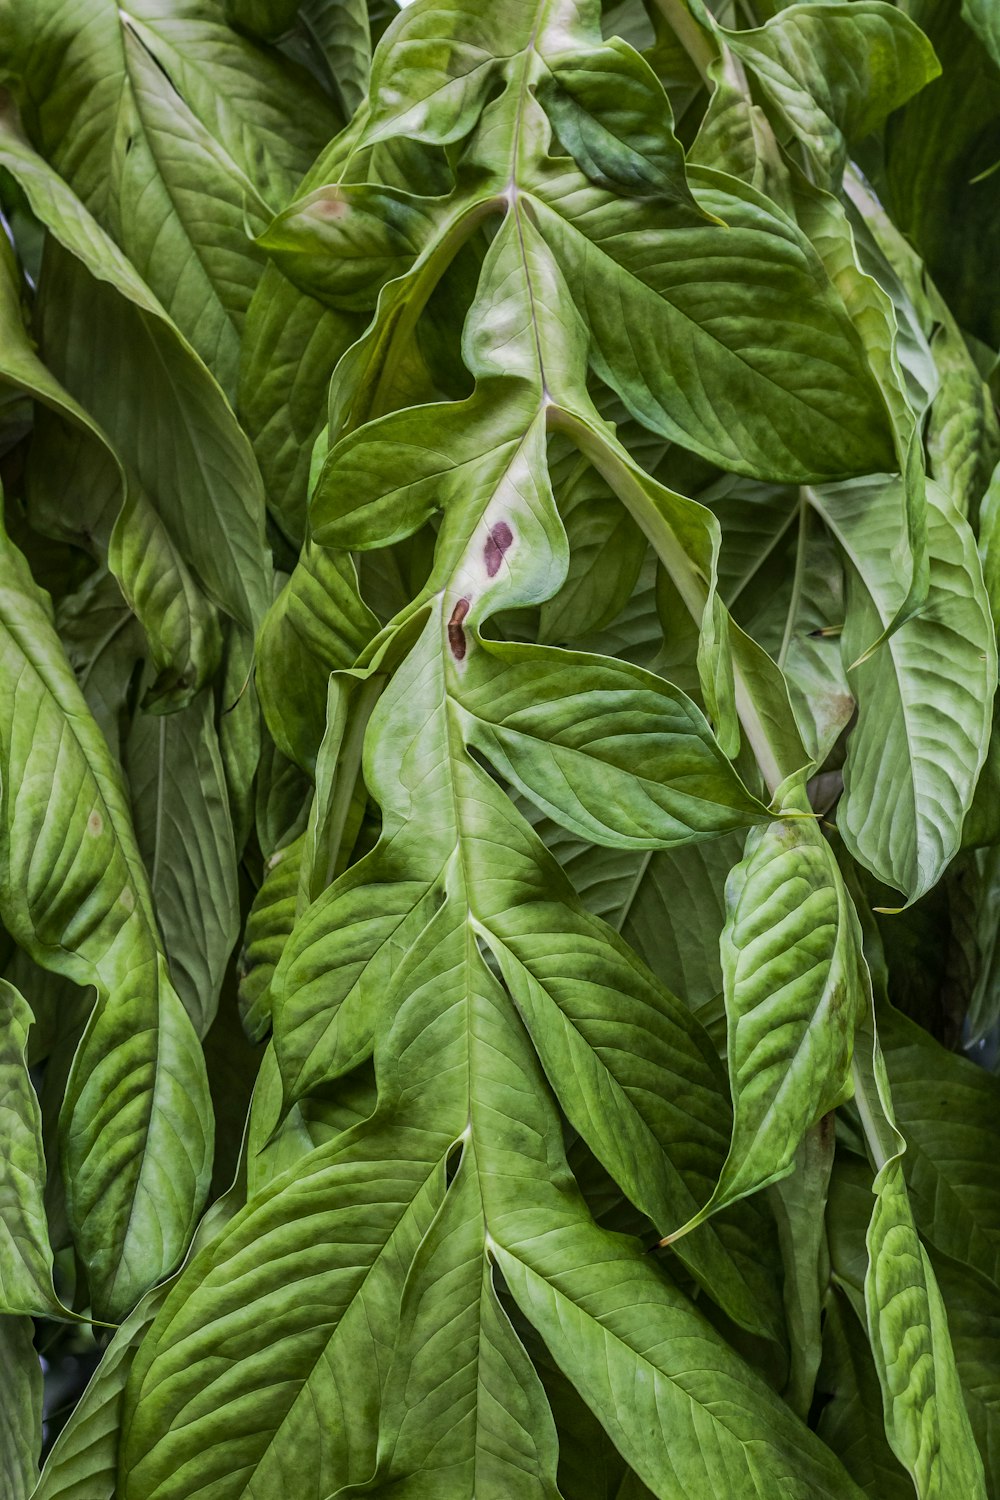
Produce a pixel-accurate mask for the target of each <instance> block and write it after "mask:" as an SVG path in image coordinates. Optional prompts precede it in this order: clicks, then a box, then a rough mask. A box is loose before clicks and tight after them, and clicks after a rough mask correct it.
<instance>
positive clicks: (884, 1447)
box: [817, 1292, 913, 1500]
mask: <svg viewBox="0 0 1000 1500" xmlns="http://www.w3.org/2000/svg"><path fill="white" fill-rule="evenodd" d="M819 1390H820V1391H821V1393H822V1394H823V1395H825V1396H829V1398H830V1399H829V1401H828V1402H827V1403H826V1405H825V1406H824V1407H823V1410H822V1412H821V1413H820V1418H819V1424H818V1426H817V1431H818V1433H819V1435H820V1437H821V1438H822V1439H823V1441H824V1442H825V1443H826V1444H827V1446H828V1447H829V1448H831V1449H832V1450H833V1452H834V1453H836V1454H838V1455H839V1456H840V1459H841V1461H842V1462H843V1464H844V1467H845V1468H846V1469H847V1470H848V1472H849V1473H850V1474H851V1475H852V1476H853V1478H854V1479H855V1480H856V1481H857V1483H858V1484H859V1485H860V1486H861V1488H862V1489H863V1490H864V1492H865V1494H866V1495H870V1496H871V1497H872V1500H912V1497H913V1485H912V1484H911V1482H910V1479H909V1478H908V1476H907V1474H906V1472H905V1470H904V1469H902V1468H901V1467H900V1465H899V1463H898V1462H897V1460H896V1458H895V1456H894V1454H893V1452H892V1449H891V1448H890V1447H889V1444H888V1443H887V1441H886V1437H885V1428H884V1426H883V1423H882V1397H881V1392H880V1391H879V1385H878V1372H877V1371H876V1369H875V1362H874V1360H873V1359H872V1352H871V1348H870V1347H869V1344H868V1338H867V1335H866V1332H865V1328H864V1322H863V1319H859V1318H858V1317H856V1316H855V1313H854V1310H853V1308H852V1307H851V1306H850V1305H849V1302H848V1299H847V1297H846V1296H845V1294H844V1293H843V1292H834V1294H833V1296H832V1297H831V1298H830V1300H829V1301H828V1302H827V1307H826V1319H825V1321H824V1324H823V1364H822V1367H821V1369H820V1372H819Z"/></svg>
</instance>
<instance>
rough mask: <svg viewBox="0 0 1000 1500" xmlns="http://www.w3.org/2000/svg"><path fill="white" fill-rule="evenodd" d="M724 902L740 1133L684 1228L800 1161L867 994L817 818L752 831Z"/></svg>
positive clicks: (839, 1077) (833, 1094)
mask: <svg viewBox="0 0 1000 1500" xmlns="http://www.w3.org/2000/svg"><path fill="white" fill-rule="evenodd" d="M726 907H727V917H726V925H725V928H724V929H723V932H722V938H721V952H722V972H723V979H724V986H725V997H726V1014H727V1017H728V1021H729V1071H730V1078H731V1080H732V1089H733V1107H734V1120H733V1137H732V1144H731V1146H730V1150H729V1155H728V1157H727V1159H726V1163H725V1166H724V1167H723V1169H722V1174H721V1176H720V1178H719V1181H718V1182H717V1184H716V1186H715V1188H714V1191H713V1193H712V1196H711V1198H710V1200H709V1202H708V1203H707V1204H706V1205H705V1206H704V1208H702V1209H701V1211H700V1212H699V1214H697V1215H696V1216H695V1217H694V1218H693V1219H692V1220H691V1221H689V1223H687V1224H685V1225H684V1226H683V1228H682V1230H680V1231H679V1233H680V1234H683V1233H686V1232H687V1231H688V1230H689V1229H691V1228H693V1227H694V1226H695V1225H696V1224H698V1223H700V1222H702V1221H703V1220H704V1219H705V1218H706V1217H707V1216H708V1215H709V1214H711V1213H712V1212H714V1211H715V1209H717V1208H720V1207H722V1206H723V1205H724V1204H726V1203H731V1202H733V1201H735V1200H736V1199H738V1198H741V1197H744V1196H745V1195H746V1194H747V1193H752V1192H755V1191H756V1190H757V1189H758V1188H760V1187H763V1186H765V1185H766V1184H767V1183H770V1182H776V1181H777V1180H778V1179H779V1178H781V1177H784V1176H786V1175H787V1174H788V1173H789V1172H790V1171H792V1169H793V1161H794V1157H795V1152H796V1150H797V1149H798V1146H799V1143H800V1141H801V1140H802V1138H803V1136H804V1135H805V1133H806V1131H808V1130H809V1128H810V1126H812V1125H814V1124H816V1123H817V1121H819V1120H820V1119H821V1118H822V1116H823V1115H825V1114H826V1113H827V1112H828V1111H830V1110H832V1109H835V1108H836V1106H837V1105H838V1104H842V1103H843V1102H844V1101H845V1099H848V1098H849V1097H850V1095H851V1082H850V1066H851V1056H852V1051H853V1044H854V1030H855V1026H856V1024H857V1022H858V1020H859V1019H860V1017H861V1015H862V1014H863V1010H864V1006H865V998H866V997H865V990H864V987H863V984H862V978H861V967H862V964H863V959H862V957H861V932H860V928H859V926H858V921H857V917H856V915H855V912H854V907H853V904H852V902H851V898H850V896H849V895H848V893H847V890H846V889H845V887H844V883H843V880H842V879H841V876H840V872H839V870H838V868H837V863H836V860H835V858H834V856H833V853H832V851H831V850H830V848H829V845H828V844H827V843H826V842H825V840H824V839H823V837H822V835H821V834H820V833H819V831H818V830H817V828H816V826H815V824H813V823H812V822H811V820H809V819H808V818H806V817H801V818H794V819H788V820H786V821H783V822H776V823H772V824H771V825H770V826H769V827H768V828H766V829H763V830H760V831H759V832H754V833H752V834H751V835H750V836H749V838H748V839H747V850H746V854H745V855H744V858H743V861H742V863H741V864H739V865H737V866H736V868H735V870H734V871H733V872H732V875H731V876H730V879H729V884H728V886H727V888H726ZM670 1238H671V1240H673V1239H675V1238H677V1235H672V1236H671V1237H670Z"/></svg>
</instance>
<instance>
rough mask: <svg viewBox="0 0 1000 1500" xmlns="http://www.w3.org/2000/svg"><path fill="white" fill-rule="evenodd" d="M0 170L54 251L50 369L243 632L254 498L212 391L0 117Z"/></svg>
mask: <svg viewBox="0 0 1000 1500" xmlns="http://www.w3.org/2000/svg"><path fill="white" fill-rule="evenodd" d="M0 165H3V166H4V167H6V168H7V169H8V171H10V172H11V173H12V175H13V176H14V177H16V179H17V181H18V182H19V183H20V185H21V187H22V188H23V189H24V192H25V194H26V195H27V197H28V199H29V201H30V203H31V206H32V208H33V210H34V212H35V213H36V214H37V215H38V217H39V218H40V219H41V220H42V221H43V223H44V224H45V225H46V227H47V228H48V230H49V231H50V233H51V235H52V236H53V237H54V239H55V240H57V241H58V242H59V245H60V246H61V247H62V251H61V252H60V254H59V255H58V256H54V257H50V260H49V264H48V266H47V268H46V269H47V272H48V276H47V297H46V304H45V306H46V311H47V312H49V313H51V310H52V309H53V308H54V307H59V304H60V301H61V299H63V298H65V299H67V300H66V301H64V302H63V303H62V308H61V312H60V315H59V318H58V326H57V327H52V325H51V321H50V322H49V324H48V325H46V323H45V319H44V317H43V329H42V336H43V339H44V341H45V346H46V352H47V356H48V358H49V362H50V364H51V365H52V367H53V369H54V371H55V373H56V374H57V375H58V376H59V378H60V379H61V380H62V382H63V384H64V385H65V386H66V387H67V389H68V390H69V391H70V393H71V394H74V395H76V396H77V398H78V399H79V400H80V401H81V403H82V404H85V405H86V408H87V410H88V411H89V412H90V414H91V415H92V417H93V418H94V419H95V421H96V422H97V423H99V424H100V426H101V428H102V430H103V431H105V432H107V434H108V436H109V438H110V440H111V442H112V443H113V444H114V445H115V448H116V451H117V452H119V453H120V454H121V457H122V459H123V460H124V462H125V463H126V464H127V466H128V467H129V468H130V469H131V470H132V471H133V472H134V474H135V476H136V478H137V480H138V482H139V484H140V486H141V487H142V488H143V489H144V490H146V491H147V493H149V494H151V495H154V496H156V497H157V500H158V502H159V506H158V508H159V509H161V510H162V512H163V513H164V515H165V517H169V528H170V531H171V535H172V536H173V537H174V539H175V542H176V545H177V548H178V550H179V551H180V552H181V554H182V556H183V557H184V558H185V560H186V561H187V562H188V563H190V565H191V566H192V567H193V569H194V570H195V572H196V573H197V575H198V577H199V578H200V580H201V582H202V584H203V585H204V587H205V589H206V591H207V592H208V593H209V594H210V595H211V597H212V598H214V599H215V600H216V602H217V603H219V604H220V605H221V606H222V607H223V608H224V609H226V610H227V611H228V612H229V613H231V614H232V615H233V616H234V618H236V619H238V620H240V621H241V622H242V623H243V624H244V625H247V626H251V627H252V626H253V625H254V624H255V623H256V622H257V621H258V619H259V618H260V616H261V615H262V614H263V611H264V608H265V605H266V602H267V599H266V594H267V588H268V584H267V554H266V551H265V547H264V513H263V503H262V501H263V497H262V493H261V483H260V476H259V474H258V472H257V468H256V465H255V464H254V461H253V455H252V453H251V451H250V447H249V444H248V442H247V440H246V438H245V437H244V435H243V433H242V432H241V431H240V429H239V427H238V426H237V424H236V422H235V420H234V418H233V415H232V412H231V411H230V409H229V407H228V405H227V404H226V401H225V398H224V397H223V395H222V392H221V391H220V390H219V388H218V386H217V385H216V384H215V382H214V381H213V380H212V378H211V376H210V375H209V373H208V371H207V370H206V368H205V367H204V365H203V364H202V363H201V361H200V360H199V359H198V358H197V356H196V355H195V354H194V351H193V350H192V349H191V347H190V345H189V344H187V343H186V342H185V340H184V339H183V338H182V337H181V335H180V334H179V333H178V331H177V329H176V328H175V327H174V325H173V324H172V323H171V322H170V320H169V318H168V317H167V316H166V314H165V313H164V311H163V309H162V307H161V306H160V304H159V303H158V302H157V301H156V299H155V298H154V297H153V296H152V294H151V293H150V292H149V290H148V289H147V287H146V285H145V283H144V282H143V281H142V279H141V278H140V277H139V276H138V274H137V273H136V271H135V270H134V269H133V267H132V266H131V265H130V263H129V262H128V261H127V260H126V259H125V257H124V256H123V255H122V253H121V252H120V251H119V250H118V248H117V246H116V245H115V244H114V242H113V241H112V240H111V239H109V238H108V236H107V235H105V234H104V233H103V232H102V231H101V229H100V227H99V226H98V224H97V223H96V222H95V220H94V219H93V218H91V216H90V214H89V213H88V212H87V210H86V208H85V207H84V205H83V204H82V203H81V202H80V201H79V199H77V198H76V197H74V195H73V194H72V193H71V192H70V190H69V189H68V188H67V187H66V186H65V184H64V183H62V182H61V181H60V179H59V178H58V177H57V176H56V175H55V173H54V172H52V171H51V170H50V169H49V168H48V167H47V166H46V165H45V163H44V162H43V161H42V160H41V158H40V157H37V156H36V155H35V154H34V152H32V151H31V150H30V149H29V148H28V147H26V146H25V145H24V144H23V143H22V141H21V140H20V139H19V137H18V136H17V135H16V134H15V133H14V131H13V129H12V128H11V127H10V126H9V124H6V123H5V124H4V126H3V129H2V131H0ZM70 307H72V308H74V313H73V315H72V316H69V308H70ZM123 362H124V363H123ZM110 372H116V374H117V378H115V379H109V378H108V375H109V373H110ZM164 451H166V452H167V453H169V455H170V462H169V463H164V462H163V461H162V456H161V455H162V453H163V452H164Z"/></svg>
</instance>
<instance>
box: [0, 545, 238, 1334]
mask: <svg viewBox="0 0 1000 1500" xmlns="http://www.w3.org/2000/svg"><path fill="white" fill-rule="evenodd" d="M0 662H2V667H3V671H2V675H0V695H2V696H0V783H2V825H0V861H2V878H0V910H2V916H3V921H4V925H5V926H6V927H7V929H8V930H9V931H10V932H11V933H12V934H13V935H14V936H15V937H16V939H17V941H18V942H19V943H21V944H22V945H23V946H24V947H26V948H27V949H28V951H29V952H30V953H31V955H32V957H34V958H35V959H36V960H37V961H38V962H39V963H40V964H42V965H43V966H44V967H47V968H51V969H55V970H56V971H57V972H59V973H63V974H65V975H67V977H69V978H71V979H74V980H75V981H76V982H77V983H79V984H92V985H94V986H95V987H96V989H97V994H98V998H97V1004H96V1006H95V1007H94V1010H93V1013H92V1015H91V1018H90V1021H89V1023H88V1026H87V1030H86V1032H85V1035H84V1037H83V1040H82V1042H81V1044H80V1047H79V1050H78V1051H77V1054H76V1056H75V1058H74V1062H73V1068H72V1071H71V1074H70V1078H69V1083H68V1086H67V1091H66V1100H65V1103H64V1105H63V1113H62V1127H61V1144H62V1165H63V1172H64V1176H65V1180H66V1187H67V1204H68V1209H69V1215H70V1222H71V1225H72V1227H73V1231H74V1237H75V1241H76V1244H77V1247H78V1249H79V1251H80V1254H81V1256H82V1257H83V1260H84V1263H85V1264H86V1266H87V1270H88V1276H89V1280H90V1285H91V1292H92V1295H93V1299H94V1304H95V1307H97V1308H99V1309H100V1310H101V1311H102V1312H103V1313H109V1314H111V1315H112V1316H114V1315H115V1314H116V1313H118V1314H124V1313H125V1312H127V1311H128V1310H129V1308H130V1307H132V1306H133V1305H134V1303H135V1302H136V1301H137V1300H138V1298H139V1297H140V1296H141V1295H142V1293H143V1292H144V1291H145V1290H146V1288H147V1287H148V1286H150V1285H151V1284H152V1283H153V1282H155V1281H157V1280H159V1279H160V1278H161V1277H162V1276H163V1275H164V1274H165V1273H166V1272H168V1271H169V1270H171V1269H172V1268H173V1266H174V1265H175V1264H176V1262H177V1260H178V1259H179V1257H180V1256H181V1254H182V1253H183V1250H184V1248H185V1245H186V1243H187V1240H188V1238H189V1236H190V1233H191V1230H192V1229H193V1227H194V1222H195V1218H196V1215H197V1212H198V1210H199V1208H200V1205H201V1199H202V1196H203V1194H204V1191H205V1188H206V1186H207V1182H208V1174H209V1170H210V1165H211V1117H210V1111H209V1105H208V1094H207V1086H206V1082H205V1071H204V1063H203V1061H202V1058H201V1054H200V1049H199V1048H198V1044H197V1038H196V1036H195V1033H194V1031H193V1029H192V1027H191V1024H190V1022H189V1020H188V1018H187V1016H186V1014H185V1012H184V1009H183V1006H182V1005H181V1002H180V1000H179V999H178V997H177V993H176V991H175V990H174V988H173V986H172V985H171V983H170V980H169V978H168V975H167V970H166V962H165V960H164V957H163V953H162V950H161V947H160V940H159V935H158V933H157V930H156V923H155V918H154V915H153V908H152V901H151V896H150V891H149V884H148V879H147V875H146V872H145V870H144V868H143V866H142V862H141V860H140V858H139V853H138V849H137V847H136V842H135V834H134V831H133V828H132V822H131V818H130V815H129V810H128V803H127V798H126V794H125V791H124V787H123V786H122V783H121V779H120V774H119V771H118V768H117V765H116V763H115V762H114V760H113V758H112V755H111V752H110V750H109V749H108V746H107V744H106V742H105V740H104V737H103V735H102V734H101V731H100V730H99V729H98V727H97V725H96V724H95V722H94V720H93V718H92V717H91V714H90V711H89V709H88V708H87V705H86V702H85V700H84V698H83V695H82V694H81V692H80V689H79V687H78V686H77V683H76V679H75V678H74V675H73V670H72V668H71V666H70V665H69V662H68V661H67V660H66V657H65V654H64V653H63V650H62V647H61V645H60V643H59V638H58V636H57V635H56V632H55V628H54V626H53V625H52V622H51V618H50V615H49V613H48V608H47V599H46V596H44V595H43V594H42V593H41V592H40V590H39V589H38V588H37V587H36V586H35V584H34V582H33V581H32V579H31V576H30V574H29V572H28V569H27V566H26V564H25V562H24V559H23V558H22V557H21V555H20V554H19V553H18V551H17V549H16V548H15V547H14V546H13V544H12V543H11V542H10V541H8V540H7V539H6V537H4V538H3V575H2V582H0ZM126 1082H127V1092H126V1094H125V1096H124V1097H121V1096H119V1095H117V1094H116V1092H115V1090H116V1088H119V1087H121V1085H122V1084H123V1083H126ZM178 1137H180V1139H182V1140H183V1141H184V1150H183V1152H178V1151H177V1150H176V1146H175V1142H176V1140H177V1139H178Z"/></svg>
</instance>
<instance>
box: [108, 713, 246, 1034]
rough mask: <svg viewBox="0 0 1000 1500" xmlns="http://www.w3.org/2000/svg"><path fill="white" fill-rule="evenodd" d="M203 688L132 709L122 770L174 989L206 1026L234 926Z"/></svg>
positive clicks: (225, 822) (215, 756)
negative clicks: (159, 708)
mask: <svg viewBox="0 0 1000 1500" xmlns="http://www.w3.org/2000/svg"><path fill="white" fill-rule="evenodd" d="M214 707H215V705H214V702H213V698H212V694H211V692H210V691H208V690H204V691H202V692H201V693H199V695H198V697H197V698H196V699H195V700H194V702H193V703H192V704H190V706H189V707H187V708H184V709H181V710H180V712H179V713H173V714H149V713H143V712H141V711H140V712H139V713H138V714H137V715H136V717H135V719H134V720H133V722H132V727H131V730H130V732H129V737H128V741H127V743H126V746H125V767H126V772H127V775H128V779H129V790H130V792H131V795H132V815H133V819H134V823H135V832H136V839H137V842H138V845H139V850H140V853H141V854H142V857H143V860H144V862H145V865H146V869H147V870H148V871H149V884H150V889H151V891H152V896H153V905H154V907H155V910H156V916H157V921H158V923H159V926H160V931H161V932H162V934H163V943H164V949H165V951H166V955H167V960H168V962H169V965H170V972H171V977H172V979H173V983H174V986H175V987H176V990H177V993H178V995H179V996H180V998H181V1000H182V1001H183V1003H184V1008H185V1009H186V1011H187V1013H188V1015H189V1016H190V1017H191V1021H192V1023H193V1025H194V1027H195V1030H196V1031H197V1033H198V1035H199V1036H204V1035H205V1033H206V1031H207V1030H208V1028H209V1026H210V1025H211V1023H212V1018H213V1017H214V1015H215V1011H216V1007H217V1005H218V1000H219V991H220V989H221V987H222V978H223V975H224V973H225V970H226V965H227V963H228V961H229V955H230V953H231V952H232V950H233V948H234V946H235V944H236V941H237V938H238V936H239V927H240V907H239V890H238V886H237V875H236V846H235V841H234V838H233V825H232V820H231V818H230V812H229V798H228V795H227V791H226V780H225V772H224V770H223V765H222V756H221V753H220V750H219V737H218V734H217V732H216V728H215V722H214Z"/></svg>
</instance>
